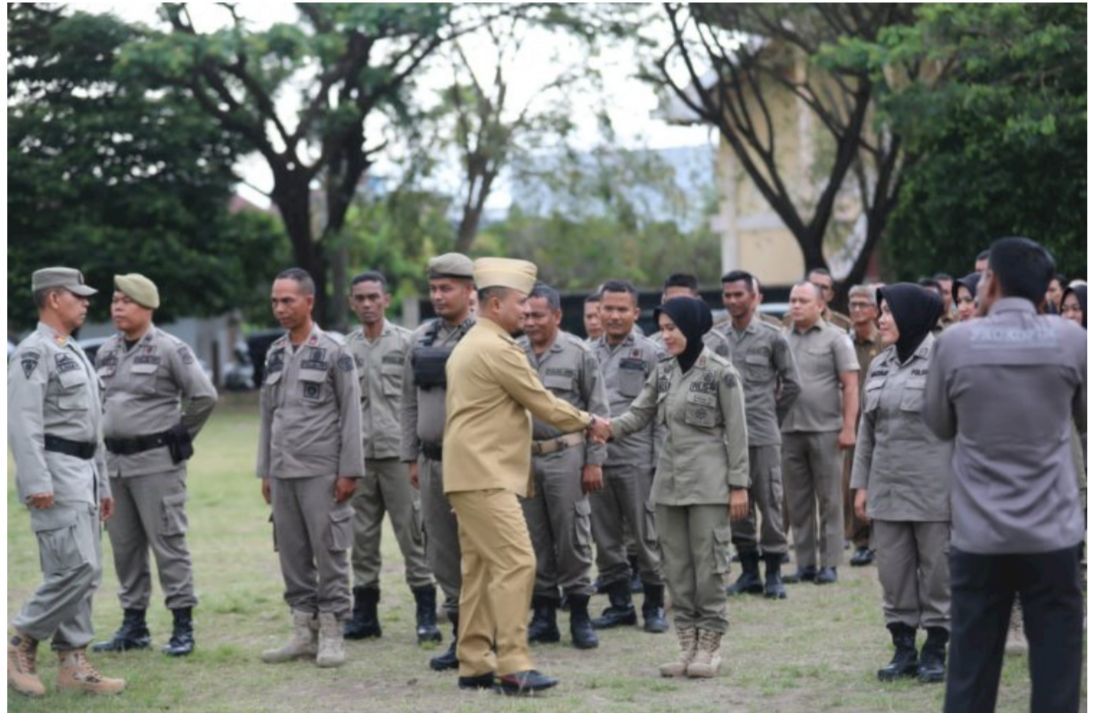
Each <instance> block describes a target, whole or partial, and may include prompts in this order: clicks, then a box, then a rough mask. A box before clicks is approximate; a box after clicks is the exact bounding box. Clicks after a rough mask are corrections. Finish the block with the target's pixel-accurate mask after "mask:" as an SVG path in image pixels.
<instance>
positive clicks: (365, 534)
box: [350, 458, 434, 589]
mask: <svg viewBox="0 0 1096 713" xmlns="http://www.w3.org/2000/svg"><path fill="white" fill-rule="evenodd" d="M350 502H351V504H352V505H353V506H354V549H353V550H352V551H351V554H350V565H351V569H352V570H353V572H354V586H355V587H372V588H374V589H376V588H379V587H380V576H381V525H382V524H383V523H384V514H385V512H387V513H388V517H389V519H390V520H391V521H392V530H393V532H395V533H396V542H398V543H399V545H400V552H401V553H402V554H403V570H404V578H405V579H406V580H407V586H408V587H410V588H411V589H418V588H419V587H432V586H434V575H433V574H431V573H430V566H429V565H428V564H427V563H426V548H425V542H424V539H425V538H424V537H423V532H422V513H421V512H420V506H419V496H418V493H417V492H415V489H414V488H412V487H411V480H410V479H409V478H408V473H407V466H406V465H405V464H403V463H401V462H400V461H399V460H397V459H396V458H385V459H383V460H372V459H368V458H367V459H366V461H365V477H364V478H362V479H361V480H359V481H358V487H357V488H355V489H354V497H353V498H352V499H351V501H350Z"/></svg>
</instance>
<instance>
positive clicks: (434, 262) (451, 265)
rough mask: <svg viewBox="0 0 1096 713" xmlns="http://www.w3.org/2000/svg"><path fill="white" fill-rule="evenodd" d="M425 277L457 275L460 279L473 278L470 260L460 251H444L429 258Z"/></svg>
mask: <svg viewBox="0 0 1096 713" xmlns="http://www.w3.org/2000/svg"><path fill="white" fill-rule="evenodd" d="M426 274H427V277H429V278H431V279H433V278H437V277H457V278H460V279H462V280H471V279H472V278H473V267H472V260H471V258H469V257H468V256H467V255H461V254H460V253H445V254H444V255H438V256H437V257H434V258H430V262H428V263H427V264H426Z"/></svg>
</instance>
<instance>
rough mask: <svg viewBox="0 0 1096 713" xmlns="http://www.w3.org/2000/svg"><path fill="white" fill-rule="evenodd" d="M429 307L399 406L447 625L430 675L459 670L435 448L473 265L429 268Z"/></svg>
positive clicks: (450, 531) (469, 321) (456, 570)
mask: <svg viewBox="0 0 1096 713" xmlns="http://www.w3.org/2000/svg"><path fill="white" fill-rule="evenodd" d="M427 277H428V278H429V280H430V301H431V302H432V303H433V306H434V313H435V314H437V315H438V316H437V319H432V320H430V321H428V322H424V323H423V324H422V325H421V326H420V327H419V328H418V329H416V330H415V332H414V333H413V334H412V335H411V349H410V350H409V352H408V355H407V359H405V360H404V365H403V396H402V399H401V401H400V460H402V461H403V462H405V463H407V464H408V469H409V476H410V479H411V485H412V486H414V487H416V488H418V490H419V495H420V497H421V498H422V523H423V528H424V530H425V532H426V557H427V559H428V561H429V562H430V569H432V570H433V572H434V577H436V578H437V580H438V584H439V585H440V586H441V591H442V593H443V594H444V595H445V613H446V615H447V616H448V617H449V621H450V622H451V623H452V625H453V641H452V642H451V643H450V645H449V649H448V650H447V651H446V652H444V653H442V654H441V655H439V656H434V657H433V658H431V659H430V668H432V669H433V670H435V671H445V670H448V669H453V668H456V667H457V626H458V622H459V620H460V617H459V613H458V608H457V606H458V602H459V600H460V582H461V571H460V541H459V538H458V537H457V520H456V518H455V517H454V516H453V508H452V507H451V506H450V505H449V499H448V498H447V497H445V492H444V490H443V489H442V482H441V464H442V460H441V457H442V453H441V442H442V437H443V435H444V432H445V393H446V377H445V363H446V361H447V360H448V359H449V354H450V353H451V352H452V351H453V347H455V346H456V345H457V342H459V341H460V340H461V338H463V337H464V335H465V334H467V333H468V330H470V329H471V328H472V325H474V324H475V323H476V320H475V317H474V316H473V315H472V296H473V295H474V294H475V287H474V286H473V283H472V261H471V260H469V259H468V258H467V257H465V256H464V255H461V254H460V253H446V254H444V255H438V256H437V257H435V258H432V259H431V260H430V262H429V263H428V264H427Z"/></svg>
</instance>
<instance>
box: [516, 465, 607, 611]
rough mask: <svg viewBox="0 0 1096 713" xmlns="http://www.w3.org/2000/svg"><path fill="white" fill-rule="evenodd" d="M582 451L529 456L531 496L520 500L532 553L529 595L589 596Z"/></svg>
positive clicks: (589, 556)
mask: <svg viewBox="0 0 1096 713" xmlns="http://www.w3.org/2000/svg"><path fill="white" fill-rule="evenodd" d="M584 459H585V452H584V449H583V448H582V447H581V445H580V446H574V447H571V448H565V449H563V450H560V451H556V452H555V453H549V454H547V455H541V456H534V457H533V478H534V495H533V497H531V498H522V499H521V508H522V510H523V511H524V513H525V522H526V524H527V525H528V526H529V534H530V536H531V537H532V540H533V550H534V551H535V552H536V555H537V578H536V587H535V588H534V590H533V591H534V593H535V594H536V595H537V596H538V597H548V598H550V599H557V600H558V599H559V595H560V590H561V589H562V590H563V593H564V594H578V595H585V596H589V595H591V594H593V588H592V587H591V586H590V565H591V564H592V563H593V548H592V547H591V544H592V540H593V536H592V535H591V533H590V501H589V500H588V499H587V497H586V496H585V495H584V494H583V493H582V465H583V461H584Z"/></svg>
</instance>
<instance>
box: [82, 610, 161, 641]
mask: <svg viewBox="0 0 1096 713" xmlns="http://www.w3.org/2000/svg"><path fill="white" fill-rule="evenodd" d="M151 639H152V637H151V636H150V635H149V633H148V624H146V623H145V610H144V609H123V610H122V626H121V627H119V628H118V631H116V632H114V638H113V639H111V640H110V641H102V642H100V643H98V644H95V645H94V646H92V647H91V650H92V651H129V650H130V649H147V648H148V645H149V643H151Z"/></svg>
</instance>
